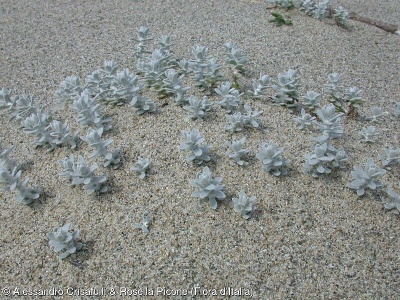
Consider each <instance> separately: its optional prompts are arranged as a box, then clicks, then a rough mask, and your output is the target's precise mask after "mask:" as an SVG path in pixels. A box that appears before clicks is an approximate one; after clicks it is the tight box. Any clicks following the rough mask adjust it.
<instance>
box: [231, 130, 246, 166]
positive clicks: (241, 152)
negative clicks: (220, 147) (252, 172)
mask: <svg viewBox="0 0 400 300" xmlns="http://www.w3.org/2000/svg"><path fill="white" fill-rule="evenodd" d="M245 141H246V138H245V137H243V138H241V139H240V140H236V139H232V142H229V141H226V142H225V144H226V145H227V146H228V150H227V151H226V152H225V154H226V155H228V157H229V158H231V159H233V160H234V161H235V162H236V163H237V164H238V165H239V166H244V165H248V164H249V163H248V162H246V161H244V160H242V157H243V156H245V155H247V154H248V153H249V150H248V149H243V145H244V143H245Z"/></svg>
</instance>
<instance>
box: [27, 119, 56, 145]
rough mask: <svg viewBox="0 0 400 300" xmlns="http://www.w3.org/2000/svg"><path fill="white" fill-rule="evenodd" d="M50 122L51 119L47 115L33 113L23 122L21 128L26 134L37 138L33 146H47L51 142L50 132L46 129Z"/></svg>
mask: <svg viewBox="0 0 400 300" xmlns="http://www.w3.org/2000/svg"><path fill="white" fill-rule="evenodd" d="M50 121H51V117H50V116H49V115H48V114H46V113H41V112H38V113H33V114H31V115H30V116H29V117H27V118H26V119H25V120H23V121H21V127H22V130H23V131H24V132H25V133H27V134H32V135H35V136H36V140H34V141H32V144H34V145H36V146H46V145H48V141H49V132H48V131H47V130H46V128H47V126H48V125H49V124H50Z"/></svg>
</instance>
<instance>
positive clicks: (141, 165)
mask: <svg viewBox="0 0 400 300" xmlns="http://www.w3.org/2000/svg"><path fill="white" fill-rule="evenodd" d="M149 166H150V159H148V158H139V159H138V161H137V162H136V163H135V165H134V166H133V167H131V171H132V172H135V173H136V174H138V175H139V178H140V179H144V178H145V177H146V171H147V170H148V169H149Z"/></svg>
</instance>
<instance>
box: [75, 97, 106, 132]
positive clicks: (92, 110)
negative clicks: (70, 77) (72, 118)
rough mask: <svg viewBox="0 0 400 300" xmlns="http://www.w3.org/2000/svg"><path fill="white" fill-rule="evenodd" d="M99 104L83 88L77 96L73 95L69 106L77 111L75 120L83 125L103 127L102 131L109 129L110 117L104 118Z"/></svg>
mask: <svg viewBox="0 0 400 300" xmlns="http://www.w3.org/2000/svg"><path fill="white" fill-rule="evenodd" d="M99 106H100V104H98V103H97V102H96V100H95V99H94V98H92V97H90V95H89V92H88V91H87V90H84V91H83V92H82V93H81V94H80V95H79V96H77V97H75V100H74V102H73V103H72V105H71V108H72V109H74V110H75V111H76V113H77V117H76V121H77V122H78V123H79V124H80V125H83V126H93V127H94V128H103V130H104V131H108V130H110V129H111V127H112V126H111V124H110V122H111V118H104V117H103V116H102V115H101V113H100V110H99Z"/></svg>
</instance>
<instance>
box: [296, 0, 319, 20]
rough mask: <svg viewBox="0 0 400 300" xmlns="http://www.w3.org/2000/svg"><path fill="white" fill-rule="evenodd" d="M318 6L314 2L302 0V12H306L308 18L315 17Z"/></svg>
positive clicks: (312, 0)
mask: <svg viewBox="0 0 400 300" xmlns="http://www.w3.org/2000/svg"><path fill="white" fill-rule="evenodd" d="M316 6H317V5H316V3H315V1H314V0H302V1H301V3H300V10H302V11H304V12H305V13H306V14H307V15H308V16H313V15H314V10H315V8H316Z"/></svg>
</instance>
